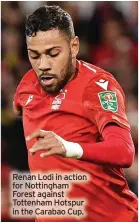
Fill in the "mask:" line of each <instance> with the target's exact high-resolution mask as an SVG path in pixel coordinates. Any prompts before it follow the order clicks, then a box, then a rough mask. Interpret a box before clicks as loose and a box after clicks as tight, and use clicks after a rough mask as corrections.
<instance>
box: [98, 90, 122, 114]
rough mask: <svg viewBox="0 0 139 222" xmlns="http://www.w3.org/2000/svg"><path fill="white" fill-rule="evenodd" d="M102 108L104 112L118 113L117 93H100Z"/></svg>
mask: <svg viewBox="0 0 139 222" xmlns="http://www.w3.org/2000/svg"><path fill="white" fill-rule="evenodd" d="M98 96H99V100H100V103H101V106H102V108H103V109H104V110H108V111H113V112H116V111H117V110H118V103H117V96H116V93H115V92H112V91H105V92H100V93H98Z"/></svg>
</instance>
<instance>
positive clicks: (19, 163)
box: [1, 1, 138, 222]
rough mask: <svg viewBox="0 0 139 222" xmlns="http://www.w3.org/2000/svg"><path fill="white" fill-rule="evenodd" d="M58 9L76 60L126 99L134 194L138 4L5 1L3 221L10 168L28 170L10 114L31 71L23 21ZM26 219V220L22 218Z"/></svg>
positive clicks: (17, 122)
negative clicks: (101, 73) (44, 9)
mask: <svg viewBox="0 0 139 222" xmlns="http://www.w3.org/2000/svg"><path fill="white" fill-rule="evenodd" d="M44 4H47V5H52V4H53V5H54V4H55V5H59V6H60V7H62V8H63V9H64V10H66V11H68V12H69V14H70V15H71V16H72V18H73V22H74V26H75V32H76V35H78V36H79V38H80V52H79V56H78V58H79V59H81V60H85V61H86V62H89V63H92V64H94V65H96V66H99V67H101V68H103V69H105V70H107V71H109V72H111V73H112V74H113V75H114V76H115V78H116V79H117V80H118V82H119V83H120V85H121V87H122V88H123V90H124V93H125V95H126V112H127V116H128V119H129V122H130V126H131V132H132V138H133V141H134V144H135V150H136V155H135V160H134V164H133V165H132V167H131V168H129V169H125V175H126V178H127V180H128V183H129V186H130V189H131V190H132V191H133V192H134V193H135V194H136V195H138V184H137V182H138V178H137V175H138V172H137V164H138V162H137V161H138V158H137V154H138V150H137V148H138V98H137V96H138V75H137V74H138V2H137V1H120V2H119V1H109V2H107V1H103V2H101V1H99V2H97V1H89V2H88V1H80V2H76V1H75V2H74V1H72V2H70V1H69V2H68V1H65V2H58V1H56V2H54V1H52V2H51V1H48V2H47V1H36V2H32V1H20V2H18V1H9V2H8V1H6V2H4V1H3V2H1V19H2V23H1V29H2V32H1V36H2V38H1V40H2V43H1V47H2V48H1V50H2V53H1V59H2V61H1V68H2V72H1V73H2V87H1V95H2V101H1V108H2V110H1V112H2V119H1V121H2V146H1V151H2V158H1V161H2V171H1V173H2V221H3V222H4V221H5V222H6V221H18V222H19V221H23V220H10V219H9V216H8V209H9V204H10V203H9V201H8V192H9V182H8V181H9V180H8V176H9V173H10V172H11V170H13V169H14V170H20V171H26V170H28V163H27V152H26V145H25V141H24V135H23V126H22V120H21V118H20V117H16V116H15V115H14V113H13V111H12V101H13V96H14V92H15V89H16V87H17V85H18V83H19V81H20V80H21V78H22V77H23V75H24V74H25V73H26V72H27V71H28V70H29V69H30V68H31V66H30V64H29V61H28V55H27V50H26V39H25V34H24V22H25V17H26V15H27V14H30V13H32V12H33V11H34V10H35V9H36V8H38V7H39V6H41V5H44ZM27 221H29V220H27Z"/></svg>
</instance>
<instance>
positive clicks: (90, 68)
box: [80, 61, 113, 80]
mask: <svg viewBox="0 0 139 222" xmlns="http://www.w3.org/2000/svg"><path fill="white" fill-rule="evenodd" d="M80 64H81V71H82V72H83V73H84V75H85V77H86V78H88V79H89V80H93V79H96V78H98V77H101V76H106V77H107V78H113V76H112V74H111V73H109V72H108V71H106V70H104V69H102V68H100V67H97V66H95V65H93V64H90V63H87V62H85V61H80Z"/></svg>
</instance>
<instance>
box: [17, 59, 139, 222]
mask: <svg viewBox="0 0 139 222" xmlns="http://www.w3.org/2000/svg"><path fill="white" fill-rule="evenodd" d="M77 68H78V73H77V75H76V76H75V78H74V79H72V80H71V81H70V82H69V83H67V84H66V85H65V86H64V88H63V89H62V90H61V91H60V92H59V93H57V94H56V95H49V94H47V92H45V91H44V90H43V89H42V88H41V86H40V84H39V82H38V80H37V77H36V75H35V73H34V71H33V70H30V71H29V72H28V73H27V74H26V75H25V76H24V77H23V79H22V80H21V82H20V84H19V86H18V88H17V91H16V94H15V100H14V101H15V105H16V106H17V107H22V111H23V115H22V118H23V126H24V134H25V137H26V136H28V135H30V134H31V133H32V132H34V131H35V130H37V129H43V130H47V131H53V132H55V133H56V134H58V135H59V136H61V137H62V138H63V139H65V140H67V141H71V142H77V143H80V144H82V143H92V144H94V143H97V142H99V141H100V138H101V132H102V130H103V128H104V126H105V125H106V124H107V123H109V122H116V123H117V124H119V125H120V126H121V127H124V128H126V129H129V130H130V126H129V123H128V120H127V117H126V114H125V105H124V104H125V98H124V93H123V91H122V89H121V87H120V86H119V84H118V83H117V81H116V80H115V79H114V77H113V76H112V75H111V74H110V73H108V72H106V71H104V70H102V69H100V68H98V67H96V66H93V65H91V64H88V63H85V62H83V61H77ZM35 142H36V140H35V139H34V140H33V141H29V142H27V148H28V149H30V148H31V147H32V146H33V144H34V143H35ZM41 152H42V151H38V152H36V153H35V155H33V156H31V155H30V154H29V155H28V162H29V167H30V171H31V172H34V171H36V170H37V171H38V170H39V171H42V172H47V171H49V172H51V171H52V172H53V171H58V172H67V171H68V172H76V171H81V172H82V173H83V172H87V173H88V174H89V178H90V179H89V181H88V182H87V183H77V184H76V185H74V184H73V186H72V189H71V190H70V192H69V196H70V197H71V198H76V197H77V198H80V199H82V198H85V199H86V200H87V205H86V208H85V210H86V217H84V218H82V219H80V220H79V221H81V222H114V221H115V222H123V221H124V222H128V221H137V218H136V217H137V198H136V196H135V195H134V194H133V193H132V192H131V191H130V190H129V188H128V184H127V182H126V179H125V176H124V172H123V169H121V168H118V167H116V168H113V167H108V166H107V165H98V164H94V163H92V162H87V161H82V160H77V159H73V158H63V157H60V156H58V155H53V156H49V157H46V158H40V153H41ZM37 221H39V222H42V221H55V222H56V221H66V222H74V221H78V219H76V218H75V219H74V218H70V217H69V218H64V217H62V216H61V218H59V217H58V218H56V217H55V218H53V219H51V218H50V217H49V218H46V219H42V218H38V219H37Z"/></svg>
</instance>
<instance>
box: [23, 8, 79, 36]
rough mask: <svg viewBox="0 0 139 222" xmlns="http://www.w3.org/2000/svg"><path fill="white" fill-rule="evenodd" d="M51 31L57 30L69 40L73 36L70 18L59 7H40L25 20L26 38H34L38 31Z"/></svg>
mask: <svg viewBox="0 0 139 222" xmlns="http://www.w3.org/2000/svg"><path fill="white" fill-rule="evenodd" d="M52 29H58V30H59V31H61V32H62V33H64V34H66V35H67V37H68V38H69V39H72V38H73V37H74V36H75V33H74V27H73V22H72V18H71V16H70V15H69V14H68V13H67V12H66V11H64V10H63V9H61V8H60V7H59V6H56V5H53V6H47V5H45V6H42V7H40V8H38V9H37V10H36V11H35V12H33V13H32V14H30V15H29V16H27V18H26V22H25V34H26V36H34V35H36V33H37V32H38V31H48V30H52Z"/></svg>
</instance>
